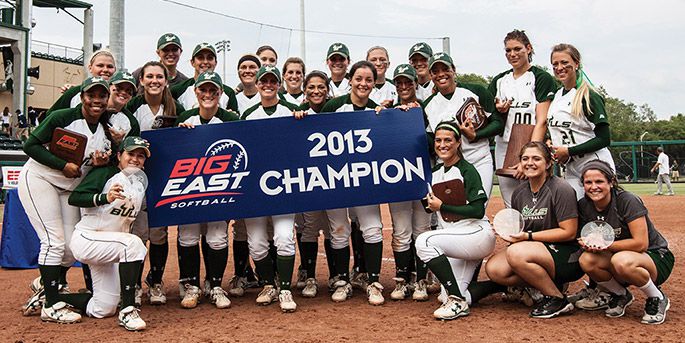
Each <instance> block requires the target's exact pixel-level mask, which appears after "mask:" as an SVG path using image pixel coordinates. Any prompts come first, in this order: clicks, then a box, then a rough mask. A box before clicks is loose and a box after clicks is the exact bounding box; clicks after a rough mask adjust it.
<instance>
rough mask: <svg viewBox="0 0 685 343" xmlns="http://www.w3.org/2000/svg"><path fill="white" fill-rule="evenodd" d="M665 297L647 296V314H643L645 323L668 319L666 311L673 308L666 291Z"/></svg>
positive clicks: (659, 322)
mask: <svg viewBox="0 0 685 343" xmlns="http://www.w3.org/2000/svg"><path fill="white" fill-rule="evenodd" d="M661 294H662V295H663V297H664V298H663V299H659V298H657V297H651V298H647V301H646V302H645V314H644V315H643V316H642V323H643V324H661V323H663V322H664V320H666V312H668V309H669V308H671V301H670V300H669V299H668V297H667V296H666V294H664V292H661Z"/></svg>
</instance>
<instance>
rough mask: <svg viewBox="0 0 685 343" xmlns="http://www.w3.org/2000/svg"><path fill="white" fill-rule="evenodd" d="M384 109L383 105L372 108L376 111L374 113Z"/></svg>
mask: <svg viewBox="0 0 685 343" xmlns="http://www.w3.org/2000/svg"><path fill="white" fill-rule="evenodd" d="M384 109H385V107H383V106H376V108H374V111H376V114H379V113H381V111H382V110H384Z"/></svg>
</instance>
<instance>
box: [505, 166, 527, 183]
mask: <svg viewBox="0 0 685 343" xmlns="http://www.w3.org/2000/svg"><path fill="white" fill-rule="evenodd" d="M509 169H513V170H514V178H515V179H516V180H525V179H527V177H526V175H525V174H524V173H523V164H521V162H519V163H516V164H515V165H513V166H511V167H509Z"/></svg>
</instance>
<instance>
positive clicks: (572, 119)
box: [547, 88, 606, 149]
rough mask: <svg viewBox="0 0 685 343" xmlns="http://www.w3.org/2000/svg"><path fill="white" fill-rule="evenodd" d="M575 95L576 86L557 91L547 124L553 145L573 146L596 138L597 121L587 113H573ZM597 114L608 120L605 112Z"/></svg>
mask: <svg viewBox="0 0 685 343" xmlns="http://www.w3.org/2000/svg"><path fill="white" fill-rule="evenodd" d="M575 96H576V89H575V88H572V89H571V90H569V91H568V92H567V93H566V94H564V88H561V89H559V90H558V91H557V92H556V94H555V95H554V100H552V104H551V105H550V106H549V111H548V114H547V124H548V127H549V134H550V137H551V138H552V144H553V145H556V146H559V145H563V146H567V147H572V146H576V145H578V144H582V143H585V142H587V141H589V140H590V139H592V138H595V132H594V130H595V123H593V122H592V121H591V120H590V118H588V116H586V115H582V116H580V117H577V116H574V115H573V114H572V113H571V104H572V102H573V98H574V97H575ZM595 115H598V116H601V117H600V118H599V119H600V121H603V122H606V114H605V113H595ZM604 149H606V148H604Z"/></svg>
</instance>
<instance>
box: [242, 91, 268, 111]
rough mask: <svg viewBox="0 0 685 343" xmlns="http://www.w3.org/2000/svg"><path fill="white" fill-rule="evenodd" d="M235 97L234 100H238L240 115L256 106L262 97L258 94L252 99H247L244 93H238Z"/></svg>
mask: <svg viewBox="0 0 685 343" xmlns="http://www.w3.org/2000/svg"><path fill="white" fill-rule="evenodd" d="M235 97H236V100H238V111H240V114H243V113H245V111H247V109H248V108H250V107H252V106H254V105H257V104H258V103H259V102H260V101H262V97H261V95H259V93H255V95H253V96H252V97H248V96H247V95H245V93H244V92H240V93H238V94H236V95H235Z"/></svg>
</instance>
